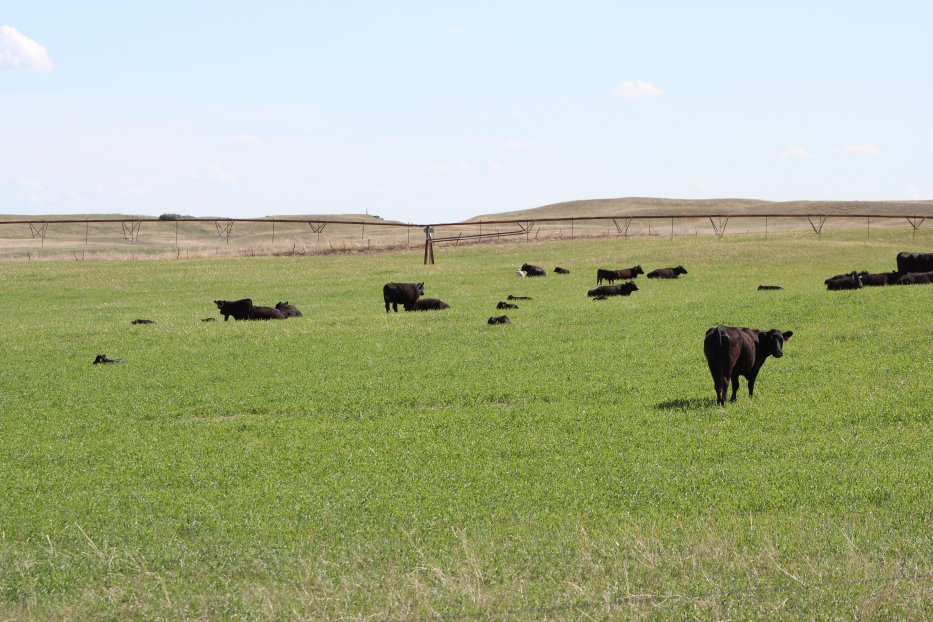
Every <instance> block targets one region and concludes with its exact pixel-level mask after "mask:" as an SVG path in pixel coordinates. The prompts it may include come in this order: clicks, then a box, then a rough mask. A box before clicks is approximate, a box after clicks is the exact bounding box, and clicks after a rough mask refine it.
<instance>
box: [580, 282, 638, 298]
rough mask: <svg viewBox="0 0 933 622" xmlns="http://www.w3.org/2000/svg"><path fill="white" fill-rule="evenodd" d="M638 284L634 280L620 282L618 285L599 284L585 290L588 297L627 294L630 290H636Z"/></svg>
mask: <svg viewBox="0 0 933 622" xmlns="http://www.w3.org/2000/svg"><path fill="white" fill-rule="evenodd" d="M637 291H638V286H637V285H635V283H634V282H632V281H629V282H628V283H620V284H619V285H600V286H599V287H597V288H596V289H591V290H590V291H588V292H586V295H587V296H589V297H590V298H594V297H596V298H598V297H600V296H628V295H629V294H631V293H632V292H637Z"/></svg>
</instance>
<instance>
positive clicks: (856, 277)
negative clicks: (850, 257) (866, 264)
mask: <svg viewBox="0 0 933 622" xmlns="http://www.w3.org/2000/svg"><path fill="white" fill-rule="evenodd" d="M826 289H828V290H829V291H834V292H835V291H841V290H844V289H862V276H861V275H860V274H859V273H858V272H852V273H850V274H843V275H840V276H834V277H832V278H830V279H826Z"/></svg>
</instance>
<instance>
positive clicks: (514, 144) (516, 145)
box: [499, 138, 535, 149]
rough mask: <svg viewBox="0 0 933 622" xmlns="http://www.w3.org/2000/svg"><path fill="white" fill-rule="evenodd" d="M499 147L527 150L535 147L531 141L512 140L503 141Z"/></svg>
mask: <svg viewBox="0 0 933 622" xmlns="http://www.w3.org/2000/svg"><path fill="white" fill-rule="evenodd" d="M499 146H500V147H503V148H505V149H528V148H529V147H534V146H535V141H533V140H515V139H514V138H509V139H507V140H503V141H501V142H500V143H499Z"/></svg>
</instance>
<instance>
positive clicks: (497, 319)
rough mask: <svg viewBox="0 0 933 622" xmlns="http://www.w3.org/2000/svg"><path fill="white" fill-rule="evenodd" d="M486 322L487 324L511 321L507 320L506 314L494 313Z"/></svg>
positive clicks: (508, 322)
mask: <svg viewBox="0 0 933 622" xmlns="http://www.w3.org/2000/svg"><path fill="white" fill-rule="evenodd" d="M486 323H487V324H511V322H510V321H509V316H507V315H494V316H492V317H491V318H489V319H488V320H486Z"/></svg>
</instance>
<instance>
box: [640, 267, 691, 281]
mask: <svg viewBox="0 0 933 622" xmlns="http://www.w3.org/2000/svg"><path fill="white" fill-rule="evenodd" d="M681 274H687V269H686V268H684V267H683V266H677V267H676V268H658V269H657V270H652V271H651V272H649V273H648V275H647V276H648V278H649V279H676V278H677V277H679V276H680V275H681Z"/></svg>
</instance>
